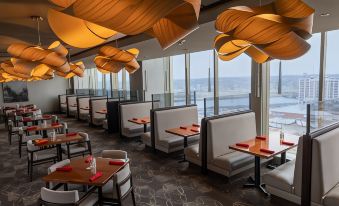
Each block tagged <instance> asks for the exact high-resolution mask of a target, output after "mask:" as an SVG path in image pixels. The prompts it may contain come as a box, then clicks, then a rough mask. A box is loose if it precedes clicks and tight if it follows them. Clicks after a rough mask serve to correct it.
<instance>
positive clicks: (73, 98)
mask: <svg viewBox="0 0 339 206" xmlns="http://www.w3.org/2000/svg"><path fill="white" fill-rule="evenodd" d="M66 98H67V107H68V109H69V108H70V106H71V105H75V104H77V96H67V97H66Z"/></svg>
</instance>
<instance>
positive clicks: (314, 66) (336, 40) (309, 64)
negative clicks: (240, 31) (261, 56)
mask: <svg viewBox="0 0 339 206" xmlns="http://www.w3.org/2000/svg"><path fill="white" fill-rule="evenodd" d="M307 42H308V43H309V44H310V45H311V49H310V50H309V51H308V52H307V53H306V54H304V55H303V56H301V57H299V58H297V59H294V60H288V61H282V73H283V75H303V74H309V75H311V74H319V67H320V42H321V35H320V33H316V34H313V36H312V37H311V38H310V39H309V40H307ZM338 48H339V30H336V31H330V32H328V36H327V50H326V53H327V58H326V74H339V64H338V58H339V52H338ZM184 62H185V58H184V55H177V56H174V57H173V70H174V71H173V77H174V79H184V78H185V72H184V70H185V66H184V64H185V63H184ZM218 62H219V76H220V77H246V76H250V74H251V58H250V57H248V56H247V55H246V54H243V55H241V56H239V57H237V58H235V59H233V60H231V61H227V62H226V61H221V60H219V61H218ZM190 63H191V78H206V77H207V76H208V68H209V67H210V68H213V55H212V50H208V51H202V52H195V53H192V54H191V56H190ZM212 70H213V69H212ZM278 71H279V60H272V61H271V75H272V76H277V75H278ZM211 76H213V72H212V74H211Z"/></svg>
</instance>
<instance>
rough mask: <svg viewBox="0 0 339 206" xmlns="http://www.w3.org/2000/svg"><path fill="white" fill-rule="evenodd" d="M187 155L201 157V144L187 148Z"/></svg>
mask: <svg viewBox="0 0 339 206" xmlns="http://www.w3.org/2000/svg"><path fill="white" fill-rule="evenodd" d="M185 156H188V157H192V158H196V159H199V144H195V145H191V146H189V147H187V148H185Z"/></svg>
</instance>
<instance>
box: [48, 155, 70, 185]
mask: <svg viewBox="0 0 339 206" xmlns="http://www.w3.org/2000/svg"><path fill="white" fill-rule="evenodd" d="M70 163H71V161H70V160H69V159H65V160H62V161H60V162H57V163H55V164H53V165H51V166H50V167H48V169H47V174H51V173H52V172H55V171H56V170H57V168H59V167H63V166H66V165H69V164H70ZM61 185H62V184H59V185H55V184H54V183H53V182H49V183H48V187H49V189H53V190H54V189H58V188H59V187H60V186H61ZM63 185H64V190H65V191H67V190H68V185H67V184H63Z"/></svg>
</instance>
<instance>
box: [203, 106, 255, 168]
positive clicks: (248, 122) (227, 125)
mask: <svg viewBox="0 0 339 206" xmlns="http://www.w3.org/2000/svg"><path fill="white" fill-rule="evenodd" d="M256 135H257V131H256V122H255V113H254V112H247V113H243V114H238V115H233V116H226V117H224V118H218V119H211V120H208V121H207V161H208V162H210V161H212V160H213V159H214V158H216V157H218V156H221V155H225V154H228V153H231V152H234V150H231V149H229V148H228V146H229V145H232V144H236V143H239V142H242V141H245V140H248V139H251V138H254V137H255V136H256Z"/></svg>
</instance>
